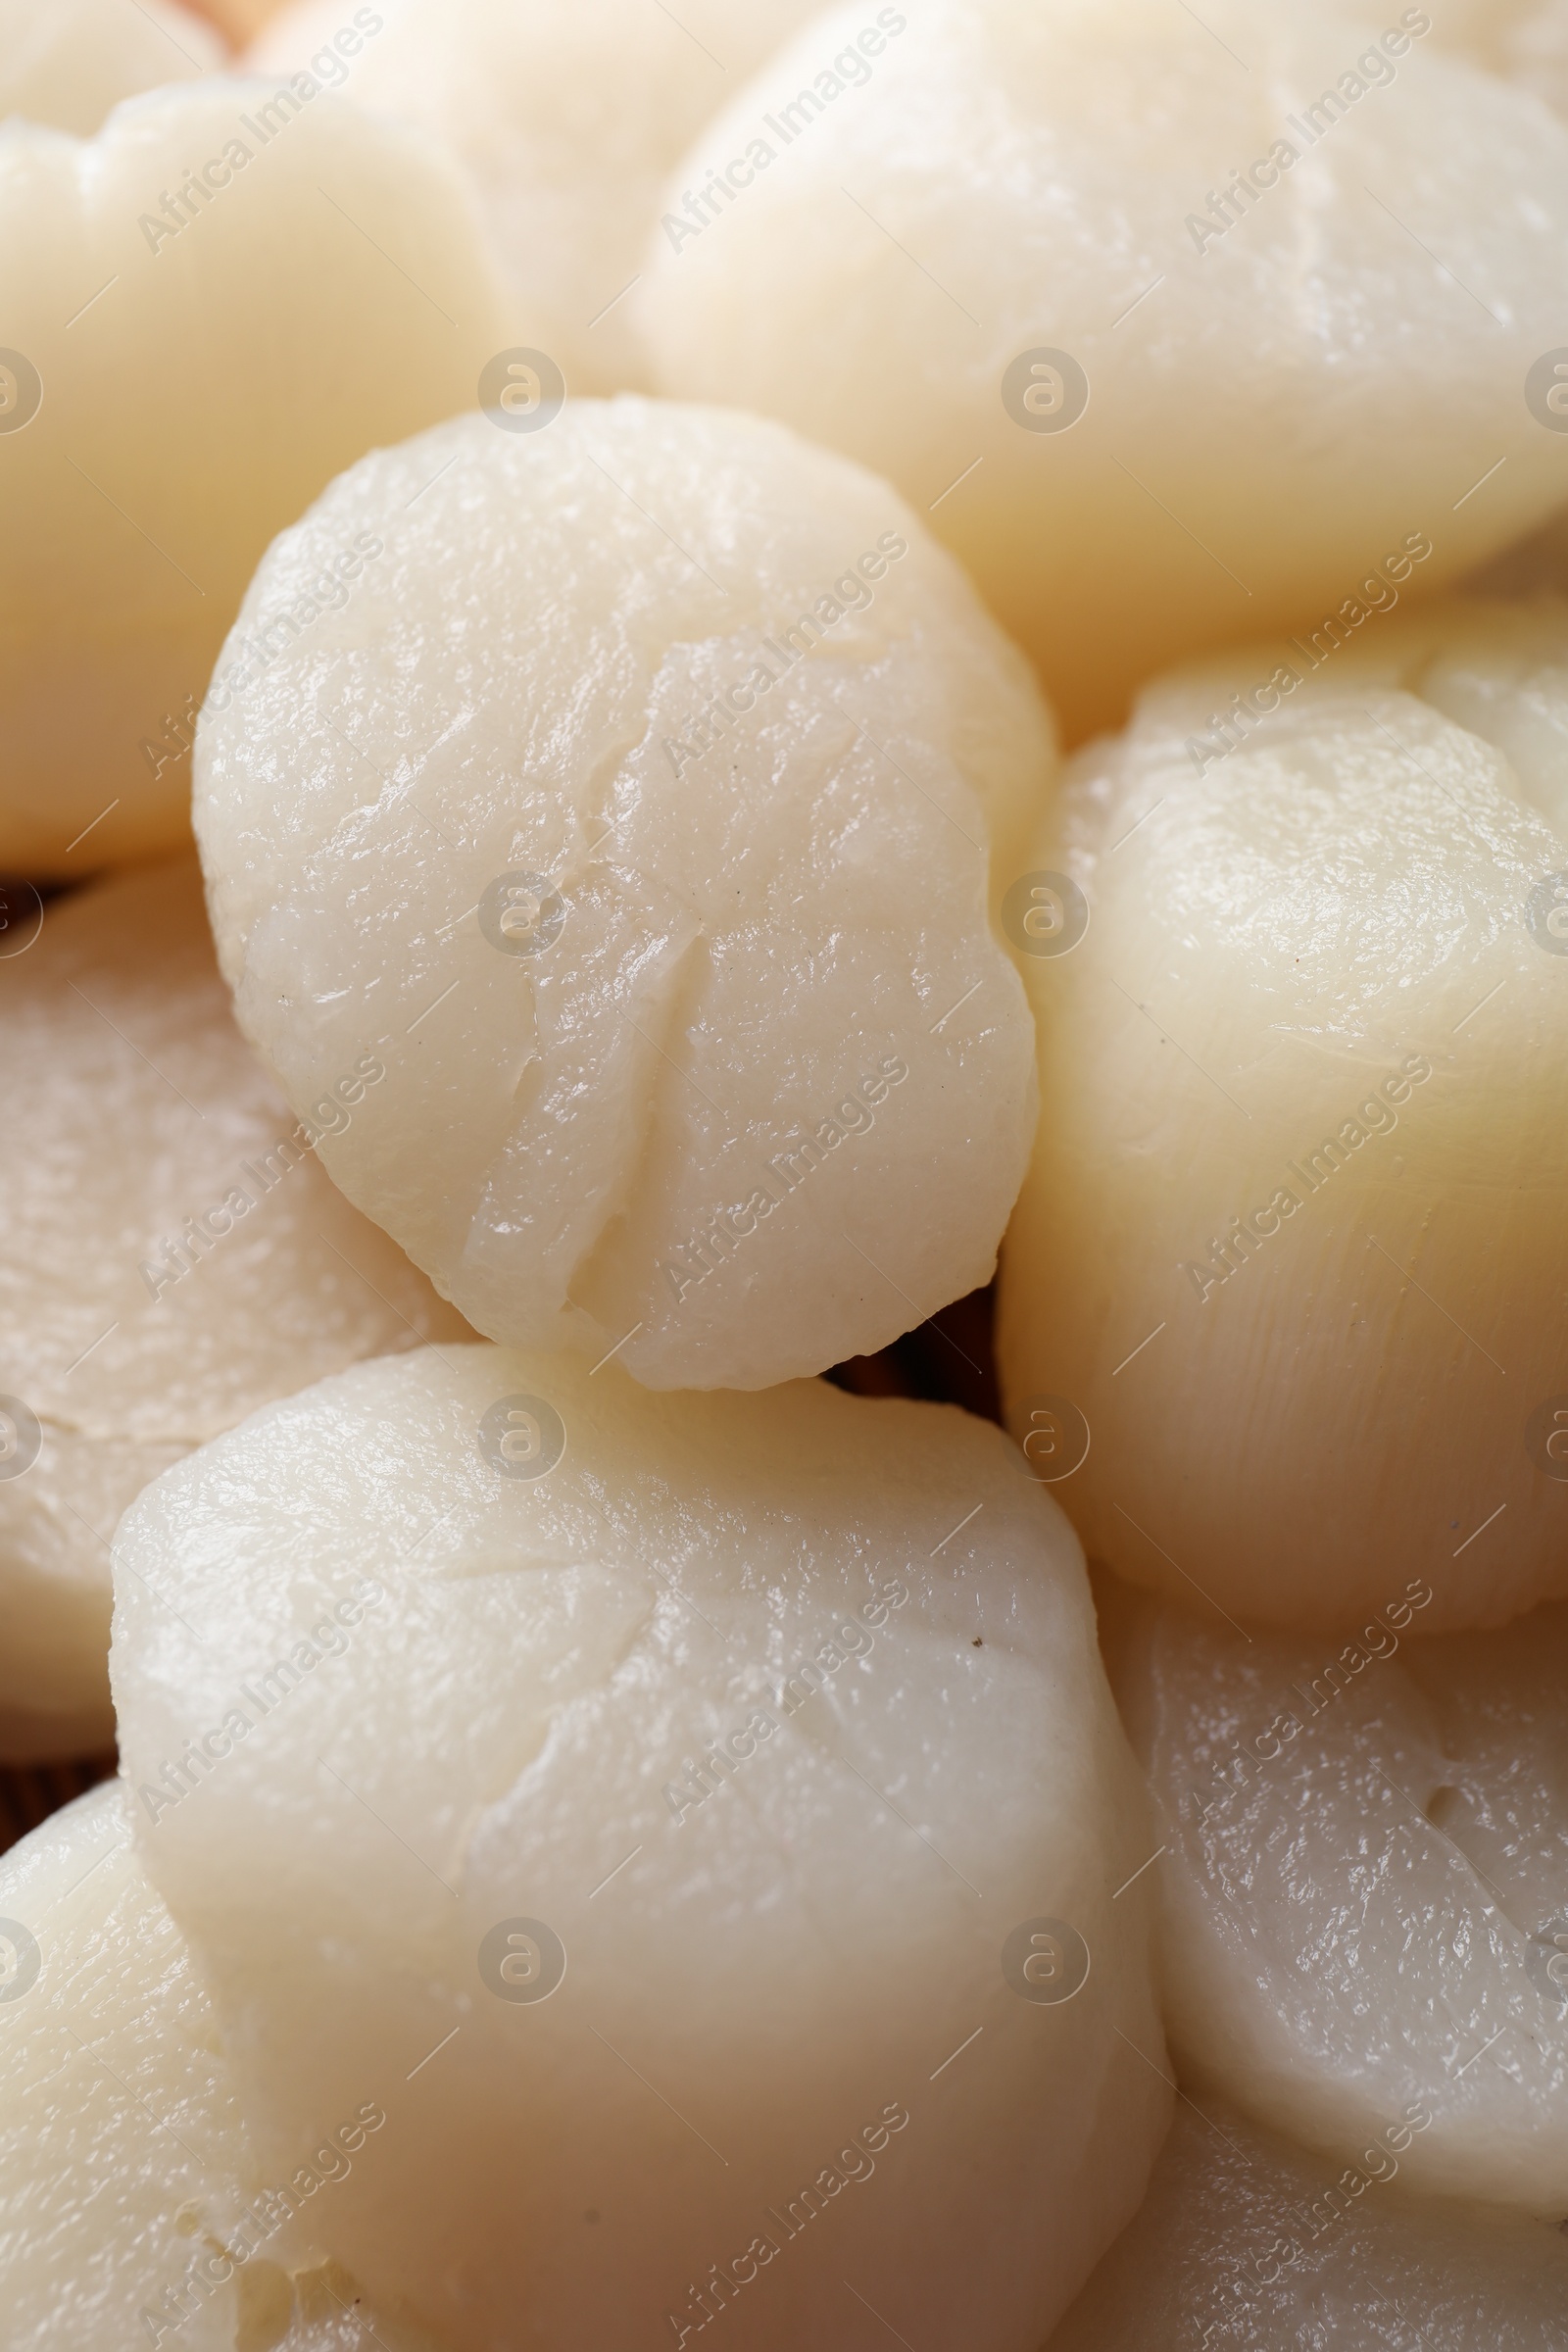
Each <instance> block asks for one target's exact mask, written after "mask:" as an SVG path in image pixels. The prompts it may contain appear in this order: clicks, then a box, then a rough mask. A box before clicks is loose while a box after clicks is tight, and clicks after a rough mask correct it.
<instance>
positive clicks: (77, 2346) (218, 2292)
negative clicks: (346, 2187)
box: [0, 1782, 432, 2352]
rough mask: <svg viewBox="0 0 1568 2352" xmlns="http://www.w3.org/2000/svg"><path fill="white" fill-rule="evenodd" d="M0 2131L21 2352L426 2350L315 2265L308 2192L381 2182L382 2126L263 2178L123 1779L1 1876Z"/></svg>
mask: <svg viewBox="0 0 1568 2352" xmlns="http://www.w3.org/2000/svg"><path fill="white" fill-rule="evenodd" d="M0 2117H3V2119H4V2120H3V2122H0V2229H3V2230H4V2234H5V2246H6V2343H7V2346H8V2352H55V2347H56V2346H57V2345H59V2344H61V2343H69V2344H71V2345H72V2346H73V2348H74V2352H126V2348H127V2347H128V2346H130V2345H132V2344H147V2345H151V2346H157V2345H160V2344H163V2345H166V2346H167V2347H168V2348H169V2352H175V2347H176V2346H177V2347H179V2348H180V2352H256V2348H257V2347H259V2346H261V2345H266V2346H268V2347H269V2348H270V2352H273V2348H275V2352H353V2348H354V2347H355V2346H356V2345H358V2344H360V2343H362V2342H363V2341H364V2340H365V2338H364V2330H363V2326H362V2323H364V2322H367V2321H368V2322H369V2324H370V2326H371V2327H372V2329H373V2330H374V2332H375V2337H376V2341H377V2342H378V2343H381V2344H384V2345H386V2347H387V2352H432V2347H431V2345H430V2342H429V2339H428V2337H416V2336H414V2335H411V2334H410V2333H409V2332H408V2331H407V2329H406V2328H404V2327H400V2326H398V2325H397V2324H396V2322H395V2321H394V2320H393V2319H392V2318H390V2317H389V2315H388V2314H386V2313H385V2312H383V2311H380V2310H378V2309H377V2310H374V2311H372V2310H371V2309H370V2308H369V2307H368V2305H367V2303H366V2300H365V2297H364V2294H363V2292H362V2290H361V2289H360V2287H359V2286H358V2284H357V2283H356V2282H355V2281H354V2280H353V2279H352V2278H349V2277H348V2275H347V2274H346V2273H345V2272H343V2271H342V2270H341V2269H339V2268H337V2267H336V2266H335V2265H333V2264H331V2263H329V2262H324V2261H322V2260H321V2259H320V2257H319V2255H317V2254H314V2253H313V2251H312V2244H311V2237H312V2232H311V2209H310V2207H309V2205H308V2202H307V2198H308V2196H309V2197H314V2196H315V2195H316V2194H317V2193H318V2192H319V2191H320V2190H324V2191H325V2193H326V2194H327V2195H330V2194H331V2193H332V2190H333V2187H334V2185H335V2184H336V2183H337V2182H338V2181H340V2180H346V2179H347V2178H348V2176H349V2174H350V2172H351V2171H352V2170H353V2168H354V2166H355V2165H356V2164H357V2163H368V2164H370V2165H372V2166H373V2163H374V2153H375V2147H376V2141H375V2138H374V2136H373V2134H374V2133H375V2132H377V2131H379V2130H380V2129H381V2127H382V2126H383V2125H384V2124H385V2122H386V2117H385V2115H384V2113H382V2111H381V2110H380V2109H379V2108H378V2107H377V2106H376V2104H375V2102H374V2101H373V2100H367V2101H364V2102H362V2104H361V2107H360V2109H359V2110H358V2111H356V2113H355V2114H354V2115H351V2116H348V2117H345V2118H342V2119H339V2118H336V2117H334V2118H333V2119H331V2122H330V2124H329V2125H327V2126H323V2131H322V2134H321V2135H320V2136H319V2144H318V2145H317V2146H316V2147H314V2148H313V2149H312V2150H311V2151H310V2152H309V2154H308V2155H307V2152H306V2151H305V2150H303V2149H301V2150H299V2151H297V2153H298V2155H299V2156H300V2157H301V2159H302V2163H301V2165H299V2166H296V2168H295V2170H296V2173H297V2172H298V2171H300V2170H302V2169H303V2170H305V2171H306V2172H308V2174H309V2176H310V2179H311V2180H312V2183H313V2185H312V2187H311V2188H310V2190H309V2191H304V2190H301V2189H300V2188H299V2187H297V2186H295V2185H293V2183H292V2179H291V2178H290V2179H285V2180H282V2181H276V2180H267V2179H266V2178H265V2176H264V2175H263V2173H262V2172H260V2171H259V2170H258V2168H257V2165H256V2162H255V2159H254V2157H253V2154H252V2151H251V2147H250V2143H249V2139H248V2136H247V2133H246V2130H245V2124H244V2119H243V2117H242V2116H241V2114H240V2111H239V2107H238V2105H237V2103H236V2100H235V2097H234V2091H233V2086H232V2083H231V2082H230V2079H229V2071H228V2067H227V2064H226V2062H225V2060H224V2058H223V2056H222V2054H221V2049H220V2047H219V2043H218V2036H217V2029H216V2025H215V2022H214V2017H213V2010H212V2004H211V2002H210V2001H209V1999H208V1997H207V1992H206V1989H205V1987H204V1985H203V1983H202V1980H201V1975H200V1972H199V1971H198V1970H197V1969H196V1967H195V1966H194V1965H193V1963H192V1960H191V1955H190V1953H189V1951H188V1950H187V1948H186V1946H185V1943H184V1941H183V1938H182V1937H181V1936H180V1934H179V1931H178V1929H177V1928H176V1927H175V1925H174V1923H173V1921H172V1919H171V1918H170V1916H169V1912H168V1910H167V1908H166V1907H165V1905H164V1904H163V1902H162V1901H161V1900H160V1899H159V1897H158V1895H157V1893H156V1892H155V1891H154V1889H153V1887H151V1886H150V1885H149V1883H148V1880H147V1877H146V1874H145V1872H144V1871H143V1870H142V1868H141V1866H140V1864H139V1862H138V1860H137V1857H136V1852H135V1846H134V1842H133V1839H132V1837H131V1826H130V1822H129V1819H128V1817H127V1814H126V1811H125V1805H124V1801H123V1790H122V1789H121V1788H120V1786H119V1784H118V1783H115V1782H110V1783H108V1784H106V1785H105V1786H104V1787H102V1788H99V1789H92V1790H91V1791H90V1792H89V1793H88V1794H87V1795H86V1796H83V1797H79V1798H78V1799H77V1800H76V1801H75V1803H73V1804H71V1805H68V1806H66V1808H65V1809H64V1811H62V1812H59V1813H56V1814H54V1815H53V1816H52V1817H51V1818H50V1819H49V1820H48V1821H46V1822H45V1823H44V1824H43V1825H42V1827H41V1828H39V1829H37V1830H34V1831H33V1832H32V1834H31V1836H30V1837H27V1838H24V1840H23V1841H22V1843H21V1844H20V1845H18V1846H14V1847H13V1848H12V1850H11V1852H10V1853H8V1854H7V1855H6V1856H5V1858H4V1860H3V1861H0ZM377 2118H379V2121H377ZM362 2119H363V2120H362ZM302 2217H303V2218H302Z"/></svg>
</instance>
